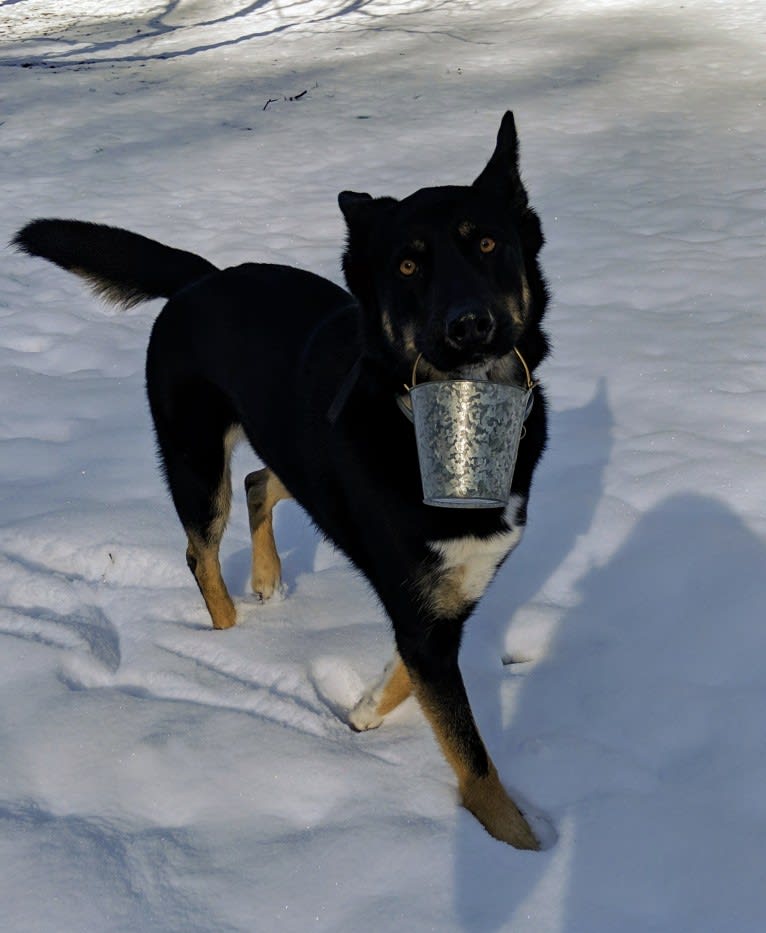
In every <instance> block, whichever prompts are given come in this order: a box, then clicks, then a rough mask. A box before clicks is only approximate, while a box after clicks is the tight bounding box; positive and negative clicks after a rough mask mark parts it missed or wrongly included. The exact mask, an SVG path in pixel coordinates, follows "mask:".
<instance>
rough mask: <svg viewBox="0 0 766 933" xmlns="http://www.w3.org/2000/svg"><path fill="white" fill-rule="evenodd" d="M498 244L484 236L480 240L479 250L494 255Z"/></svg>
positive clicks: (489, 237)
mask: <svg viewBox="0 0 766 933" xmlns="http://www.w3.org/2000/svg"><path fill="white" fill-rule="evenodd" d="M496 246H497V243H495V241H494V240H493V239H492V237H491V236H483V237H482V238H481V239H480V240H479V249H480V250H481V251H482V253H494V251H495V247H496Z"/></svg>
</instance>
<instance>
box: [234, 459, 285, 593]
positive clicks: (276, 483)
mask: <svg viewBox="0 0 766 933" xmlns="http://www.w3.org/2000/svg"><path fill="white" fill-rule="evenodd" d="M245 489H246V491H247V514H248V518H249V520H250V536H251V538H252V542H253V560H252V570H251V574H250V582H251V585H252V587H253V592H254V593H257V595H258V596H260V597H261V599H268V598H269V597H270V596H272V595H273V594H274V591H275V590H277V589H278V588H279V587H280V585H281V583H282V563H281V561H280V559H279V554H278V553H277V545H276V541H275V540H274V525H273V521H272V516H271V512H272V509H273V508H274V506H275V505H276V504H277V502H281V501H282V499H291V498H292V496H291V495H290V493H289V492H288V491H287V489H286V488H285V487H284V485H283V484H282V482H281V481H280V480H279V477H277V476H276V474H274V473H273V472H272V471H271V470H270V469H268V467H266V468H264V469H262V470H256V471H255V472H254V473H250V474H249V476H247V478H246V479H245Z"/></svg>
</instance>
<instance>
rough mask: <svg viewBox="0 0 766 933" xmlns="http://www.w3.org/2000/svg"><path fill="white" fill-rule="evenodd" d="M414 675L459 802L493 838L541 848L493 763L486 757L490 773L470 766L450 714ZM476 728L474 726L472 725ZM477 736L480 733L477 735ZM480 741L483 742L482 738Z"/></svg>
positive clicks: (420, 701)
mask: <svg viewBox="0 0 766 933" xmlns="http://www.w3.org/2000/svg"><path fill="white" fill-rule="evenodd" d="M410 676H411V681H412V688H413V692H414V694H415V696H416V697H417V699H418V702H419V703H420V705H421V707H422V709H423V712H424V713H425V716H426V718H427V719H428V721H429V723H430V724H431V728H432V729H433V732H434V735H435V736H436V740H437V741H438V743H439V745H440V747H441V750H442V752H443V753H444V757H445V758H446V759H447V761H448V762H449V764H450V765H451V767H452V769H453V771H454V772H455V774H456V776H457V779H458V788H459V791H460V801H461V803H462V804H463V806H464V807H465V808H466V810H468V811H469V812H470V813H473V815H474V816H475V817H476V819H477V820H478V821H479V822H480V823H481V824H482V826H483V827H484V828H485V829H486V830H487V832H488V833H489V834H490V836H494V837H495V839H499V840H500V841H501V842H507V843H509V844H510V845H512V846H515V848H517V849H539V848H540V843H539V842H538V840H537V838H536V837H535V834H534V833H533V832H532V829H531V827H530V825H529V823H528V822H527V821H526V819H525V818H524V816H523V815H522V813H521V811H520V810H519V808H518V807H517V806H516V804H515V803H514V802H513V800H512V799H511V797H510V796H509V795H508V792H507V791H506V789H505V788H504V787H503V785H502V784H501V783H500V778H499V777H498V774H497V769H496V768H495V766H494V764H493V763H492V760H491V759H490V758H489V755H487V761H488V763H489V771H488V773H487V774H484V775H482V774H476V773H475V772H474V770H473V768H472V766H471V762H470V756H469V753H468V750H467V749H466V748H465V747H464V744H463V742H462V741H461V737H460V736H459V735H458V734H457V733H456V729H455V728H454V725H453V723H452V722H451V721H450V716H449V711H448V710H447V709H445V707H444V705H443V704H442V703H441V702H440V698H439V697H438V696H437V695H435V694H434V692H433V691H432V690H430V689H429V687H428V685H427V684H424V683H422V682H421V681H418V680H417V678H415V677H414V676H412V674H410ZM473 728H474V729H475V724H473ZM476 735H477V736H478V732H477V733H476ZM479 741H481V739H479Z"/></svg>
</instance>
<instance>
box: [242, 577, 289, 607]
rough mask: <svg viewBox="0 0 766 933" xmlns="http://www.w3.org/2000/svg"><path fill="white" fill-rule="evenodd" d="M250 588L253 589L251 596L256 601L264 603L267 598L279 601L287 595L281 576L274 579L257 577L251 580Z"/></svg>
mask: <svg viewBox="0 0 766 933" xmlns="http://www.w3.org/2000/svg"><path fill="white" fill-rule="evenodd" d="M251 588H252V590H253V596H255V598H256V599H257V600H258V602H261V603H265V602H268V600H270V599H273V600H275V601H279V600H281V599H284V598H285V596H286V595H287V586H286V585H285V584H284V583H283V582H282V580H281V578H279V577H278V578H277V579H276V580H274V579H268V580H266V579H259V580H252V581H251Z"/></svg>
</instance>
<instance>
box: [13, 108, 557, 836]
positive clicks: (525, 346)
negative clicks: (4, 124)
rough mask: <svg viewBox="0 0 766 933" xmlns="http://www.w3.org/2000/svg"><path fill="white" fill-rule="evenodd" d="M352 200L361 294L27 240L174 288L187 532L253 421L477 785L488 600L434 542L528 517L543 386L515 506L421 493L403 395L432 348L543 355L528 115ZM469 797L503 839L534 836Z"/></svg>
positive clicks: (170, 356)
mask: <svg viewBox="0 0 766 933" xmlns="http://www.w3.org/2000/svg"><path fill="white" fill-rule="evenodd" d="M339 203H340V207H341V210H342V211H343V214H344V216H345V218H346V221H347V225H348V241H347V246H346V251H345V254H344V257H343V269H344V273H345V276H346V280H347V282H348V286H349V289H350V291H351V294H349V293H348V292H346V291H344V290H343V289H342V288H340V287H338V286H337V285H334V284H332V283H331V282H329V281H326V280H324V279H322V278H319V277H318V276H316V275H313V274H311V273H309V272H304V271H300V270H297V269H293V268H288V267H284V266H276V265H264V264H245V265H241V266H238V267H234V268H228V269H224V270H222V271H218V270H216V269H215V268H214V267H213V266H212V265H211V264H210V263H208V262H207V261H206V260H203V259H200V258H199V257H196V256H194V255H192V254H189V253H184V252H181V251H179V250H175V249H172V248H169V247H166V246H161V245H159V244H156V243H154V242H153V241H151V240H147V239H145V238H144V237H139V236H137V235H136V234H132V233H128V232H127V231H122V230H116V229H114V228H111V227H100V226H96V225H92V224H86V223H81V222H77V221H59V220H40V221H35V222H33V223H31V224H29V225H28V226H27V227H25V228H24V229H23V230H22V231H20V233H19V234H18V236H17V237H16V240H15V243H16V245H17V246H19V247H20V248H21V249H23V250H25V251H27V252H28V253H32V254H35V255H39V256H43V257H45V258H47V259H50V260H52V261H53V262H56V263H58V264H59V265H61V266H63V267H64V268H67V269H71V270H73V271H76V272H78V273H80V274H82V275H84V276H85V277H86V278H88V279H89V280H90V281H91V282H92V283H95V284H96V287H97V288H100V289H101V290H102V291H105V292H106V293H107V295H108V297H111V298H113V299H115V300H118V301H122V302H123V303H126V302H127V303H130V302H133V301H136V300H140V299H141V298H144V297H150V296H158V295H162V296H170V301H169V302H168V303H167V304H166V306H165V307H164V309H163V310H162V312H161V313H160V315H159V317H158V318H157V321H156V323H155V325H154V329H153V332H152V335H151V340H150V342H149V349H148V356H147V389H148V396H149V403H150V406H151V411H152V416H153V419H154V424H155V428H156V433H157V440H158V443H159V448H160V452H161V457H162V463H163V467H164V470H165V473H166V476H167V480H168V484H169V488H170V491H171V494H172V496H173V501H174V503H175V506H176V509H177V511H178V514H179V516H180V519H181V522H182V523H183V525H184V527H185V528H186V529H187V532H190V534H192V533H193V534H197V535H199V536H200V537H201V538H203V539H205V540H210V538H211V534H212V532H211V528H212V527H213V525H214V524H215V522H216V521H219V520H220V518H221V514H220V513H221V506H220V497H219V493H220V489H221V482H222V476H223V475H224V473H225V471H226V469H227V464H226V458H225V451H224V444H223V438H224V436H225V434H226V432H227V431H228V429H229V428H231V427H233V426H235V425H241V427H242V428H243V429H244V432H245V434H246V436H247V438H248V440H249V441H250V443H251V445H252V446H253V448H254V449H255V451H256V452H257V453H258V455H259V456H260V457H261V458H262V459H263V461H264V462H265V463H266V464H267V465H268V466H269V467H270V468H271V470H273V472H274V473H276V475H277V476H278V477H279V479H280V480H281V481H282V483H283V484H284V485H285V486H286V487H287V489H288V490H289V491H290V493H291V494H292V495H293V496H294V497H295V499H296V500H297V501H298V502H299V503H300V504H301V505H302V506H303V507H304V508H305V509H306V511H307V512H308V514H309V515H310V516H311V518H312V519H313V521H314V522H315V523H316V525H317V526H318V528H319V529H320V530H321V531H322V532H323V533H324V534H325V535H327V536H328V537H329V538H330V539H331V540H332V541H333V542H334V543H335V544H336V545H337V546H338V547H340V548H341V549H342V550H343V551H344V552H345V553H346V554H347V555H348V557H349V558H350V559H351V561H352V562H353V563H354V564H355V565H356V567H358V568H359V569H360V570H361V571H362V572H363V573H364V575H365V576H366V577H367V579H368V580H369V581H370V583H371V585H372V586H373V588H374V590H375V592H376V593H377V594H378V596H379V598H380V600H381V602H382V604H383V606H384V607H385V609H386V611H387V613H388V615H389V616H390V618H391V621H392V623H393V628H394V633H395V637H396V644H397V648H398V650H399V653H400V655H401V658H402V660H403V661H404V664H405V666H406V669H407V671H408V672H409V674H410V676H411V678H412V682H413V684H414V685H415V687H416V691H415V692H416V693H417V695H418V698H419V699H420V701H421V703H422V704H423V705H424V708H426V709H430V710H431V714H432V715H431V719H432V722H433V721H434V717H435V718H436V719H437V720H438V721H439V722H440V723H441V724H442V725H439V726H435V728H436V731H437V735H438V737H439V738H440V741H441V742H442V745H443V746H444V747H445V750H446V751H447V754H448V758H450V760H453V759H455V760H459V762H460V763H461V764H460V767H458V766H457V765H456V766H455V767H456V771H458V776H459V777H461V771H460V768H462V767H465V769H466V773H467V774H468V776H469V778H470V779H471V780H473V781H480V780H483V779H485V778H487V775H489V774H490V773H491V771H492V766H491V762H490V761H489V759H488V756H487V753H486V750H485V748H484V745H483V743H482V741H481V739H480V737H479V735H478V732H477V731H476V727H475V724H474V722H473V717H472V716H471V711H470V708H469V706H468V701H467V699H466V695H465V690H464V688H463V683H462V679H461V676H460V672H459V670H458V664H457V660H458V649H459V644H460V637H461V632H462V628H463V624H464V622H465V620H466V619H467V617H468V616H469V615H470V613H471V611H472V609H473V606H474V604H475V598H474V596H473V595H471V596H470V598H467V599H465V600H463V601H462V602H461V599H460V598H458V599H457V601H456V602H455V603H454V605H453V604H450V607H449V608H448V609H446V610H445V609H444V607H443V605H441V604H440V603H439V601H438V600H434V599H432V598H431V593H432V591H433V592H435V591H436V589H438V587H439V586H440V585H441V584H442V583H443V582H444V578H445V573H446V570H445V568H444V566H443V565H442V564H441V563H440V557H439V553H438V549H435V548H434V545H435V544H438V543H439V542H445V541H453V542H454V541H455V540H457V539H476V540H478V541H479V542H481V541H487V540H489V539H492V538H493V536H497V535H500V534H502V533H504V532H507V531H508V529H509V524H508V521H511V522H512V523H515V524H516V525H523V524H524V523H525V521H526V503H527V497H528V494H529V489H530V484H531V481H532V475H533V472H534V469H535V466H536V464H537V462H538V460H539V458H540V456H541V454H542V451H543V448H544V445H545V441H546V412H545V402H544V398H543V395H542V391H541V388H540V387H539V386H537V387H536V388H535V390H534V391H535V396H536V399H535V404H534V407H533V410H532V413H531V415H530V417H529V420H528V422H527V425H526V436H525V438H524V440H523V441H522V444H521V449H520V452H519V458H518V463H517V467H516V472H515V475H514V479H513V490H512V491H513V493H514V495H515V496H516V497H517V500H516V501H517V503H518V508H517V510H516V514H515V515H511V516H504V513H503V511H502V510H500V509H489V510H480V509H468V510H463V509H458V510H451V509H439V508H431V507H428V506H425V505H423V504H422V492H421V488H420V479H419V473H418V466H417V458H416V450H415V441H414V436H413V429H412V426H411V424H410V423H409V422H408V421H407V420H406V419H405V418H404V417H403V415H402V413H401V412H400V411H399V409H398V407H397V403H396V398H397V395H399V394H401V393H402V391H403V385H404V384H405V383H407V382H409V380H410V375H411V373H412V369H413V365H414V364H415V359H416V357H417V355H418V354H422V355H423V358H422V362H421V364H420V366H419V370H418V372H419V375H420V378H437V379H438V378H445V377H448V376H454V375H461V374H464V373H474V374H479V375H483V376H486V375H489V377H490V378H493V379H498V380H505V381H509V382H517V383H521V382H522V376H523V371H522V370H521V367H520V364H519V362H518V360H517V357H516V355H515V354H514V352H513V351H514V347H516V348H518V350H519V351H520V352H521V354H522V355H523V356H524V358H525V359H526V361H527V363H528V364H529V366H530V368H531V369H533V370H534V369H535V368H536V367H537V366H538V364H539V363H540V362H541V361H542V360H543V358H544V357H545V356H546V353H547V352H548V342H547V340H546V337H545V334H544V333H543V331H542V329H541V327H540V322H541V319H542V317H543V313H544V311H545V307H546V303H547V292H546V287H545V284H544V280H543V277H542V274H541V271H540V267H539V265H538V253H539V251H540V248H541V246H542V244H543V237H542V233H541V228H540V222H539V220H538V218H537V215H536V214H535V213H534V211H533V210H532V209H531V208H530V207H529V205H528V200H527V193H526V191H525V189H524V186H523V185H522V183H521V180H520V177H519V172H518V149H517V140H516V131H515V126H514V123H513V118H512V116H511V115H510V113H509V114H506V116H505V118H504V119H503V122H502V125H501V128H500V132H499V135H498V141H497V147H496V149H495V152H494V154H493V156H492V159H491V160H490V162H489V164H488V165H487V167H486V168H485V169H484V171H482V172H481V174H480V175H479V177H478V178H477V179H476V181H475V182H474V183H473V184H472V185H468V186H464V187H458V186H454V187H441V188H425V189H421V190H419V191H416V192H415V193H414V194H412V195H410V196H409V197H407V198H405V199H404V200H402V201H397V200H394V199H393V198H378V199H375V198H371V197H370V196H369V195H362V194H354V193H351V192H343V193H342V194H341V195H340V196H339ZM410 261H411V262H412V263H414V264H415V265H416V269H415V271H414V272H411V266H410V264H409V263H410ZM217 496H218V497H219V498H217ZM223 518H224V520H225V515H224V516H223ZM507 519H508V520H507ZM216 550H217V545H216ZM501 559H502V557H501V558H499V559H498V560H501ZM190 565H191V564H190ZM195 566H196V564H195ZM195 572H196V571H195ZM458 583H459V578H458ZM458 591H459V587H458ZM437 604H438V605H437ZM454 764H455V761H454V760H453V765H454ZM466 780H467V779H466ZM462 787H463V777H461V788H462ZM469 796H470V795H469V794H468V792H465V793H464V800H468V799H469ZM466 805H467V806H469V807H470V808H471V809H473V810H474V812H476V813H477V815H478V816H479V818H480V819H481V820H482V822H484V823H485V825H486V826H487V828H488V829H489V831H490V832H493V833H494V834H495V835H497V836H499V837H500V838H504V834H505V836H510V837H512V838H508V839H507V841H510V842H512V843H513V844H519V845H521V844H524V843H523V841H520V840H519V839H518V838H516V837H515V836H514V835H513V833H511V832H506V831H505V830H503V829H502V828H498V825H494V824H492V818H489V817H488V818H484V817H483V816H482V815H481V813H479V812H478V811H479V809H480V808H475V807H474V806H472V805H471V804H470V803H467V804H466ZM490 824H492V825H490Z"/></svg>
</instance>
